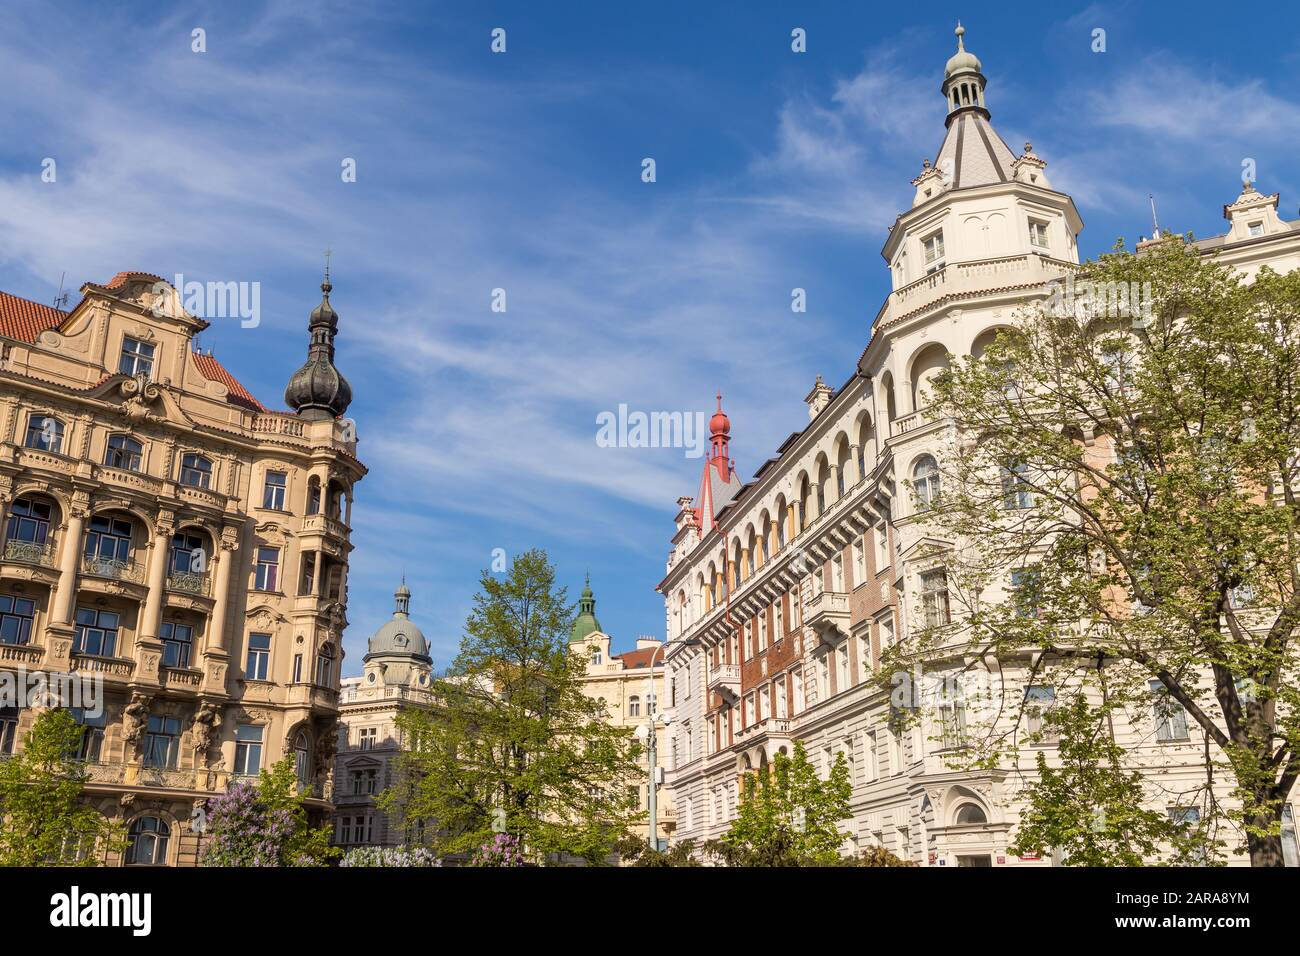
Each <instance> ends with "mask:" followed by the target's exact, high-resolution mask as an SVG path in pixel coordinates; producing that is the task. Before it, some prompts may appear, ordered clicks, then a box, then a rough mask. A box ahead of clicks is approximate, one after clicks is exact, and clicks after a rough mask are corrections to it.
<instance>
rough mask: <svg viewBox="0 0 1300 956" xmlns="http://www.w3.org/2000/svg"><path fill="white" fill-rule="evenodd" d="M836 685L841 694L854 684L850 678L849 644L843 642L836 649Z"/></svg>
mask: <svg viewBox="0 0 1300 956" xmlns="http://www.w3.org/2000/svg"><path fill="white" fill-rule="evenodd" d="M835 686H836V690H838V691H839V692H840V693H841V694H842V693H844V692H845V691H846V690H848V689H849V688H850V687H851V686H853V682H852V681H851V680H850V679H849V645H848V644H847V643H845V644H841V645H840V646H839V647H837V648H836V649H835Z"/></svg>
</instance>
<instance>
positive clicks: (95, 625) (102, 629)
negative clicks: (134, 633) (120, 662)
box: [72, 607, 120, 657]
mask: <svg viewBox="0 0 1300 956" xmlns="http://www.w3.org/2000/svg"><path fill="white" fill-rule="evenodd" d="M119 623H120V622H119V618H118V616H117V614H115V613H114V612H112V611H101V610H97V609H95V608H93V607H79V608H77V630H76V639H75V642H74V643H73V646H72V650H73V652H74V653H77V654H91V655H93V656H95V657H113V656H115V655H116V653H117V629H118V626H119Z"/></svg>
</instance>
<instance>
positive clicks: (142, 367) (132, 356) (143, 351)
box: [117, 338, 155, 378]
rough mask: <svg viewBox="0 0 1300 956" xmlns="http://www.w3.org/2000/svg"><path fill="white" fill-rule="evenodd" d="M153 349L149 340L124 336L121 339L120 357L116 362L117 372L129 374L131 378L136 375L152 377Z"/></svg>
mask: <svg viewBox="0 0 1300 956" xmlns="http://www.w3.org/2000/svg"><path fill="white" fill-rule="evenodd" d="M154 349H155V347H154V346H153V345H152V344H150V343H149V342H141V341H140V340H139V339H132V338H124V339H123V340H122V357H121V358H120V359H119V360H118V363H117V370H118V372H120V373H121V374H123V375H130V376H131V377H132V378H134V377H135V376H137V375H143V376H144V377H145V378H152V377H153V356H154Z"/></svg>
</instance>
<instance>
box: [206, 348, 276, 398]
mask: <svg viewBox="0 0 1300 956" xmlns="http://www.w3.org/2000/svg"><path fill="white" fill-rule="evenodd" d="M191 354H193V356H194V361H195V362H196V363H197V364H198V366H199V371H200V372H202V373H203V377H204V378H206V379H209V380H211V381H213V382H220V383H221V384H222V385H224V386H226V388H228V389H230V394H229V395H228V396H227V398H226V401H228V402H230V404H231V405H241V406H243V407H244V408H247V409H250V410H251V411H254V412H264V411H266V406H265V405H263V404H262V403H261V402H259V401H258V400H257V399H256V398H254V397H253V394H252V392H250V391H249V390H248V389H246V388H244V386H243V385H241V384H239V380H238V379H237V378H235V376H233V375H231V374H230V373H229V372H228V371H226V367H225V366H224V365H222V364H221V363H220V362H218V361H217V360H216V359H215V358H214V357H213V356H211V355H204V354H203V353H202V352H194V353H191Z"/></svg>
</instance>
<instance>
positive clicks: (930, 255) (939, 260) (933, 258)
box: [921, 231, 943, 266]
mask: <svg viewBox="0 0 1300 956" xmlns="http://www.w3.org/2000/svg"><path fill="white" fill-rule="evenodd" d="M921 248H923V249H924V250H925V264H926V265H927V266H930V265H936V264H937V265H942V264H943V232H942V231H940V232H936V233H934V234H932V235H929V236H926V237H925V238H924V239H922V240H921Z"/></svg>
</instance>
